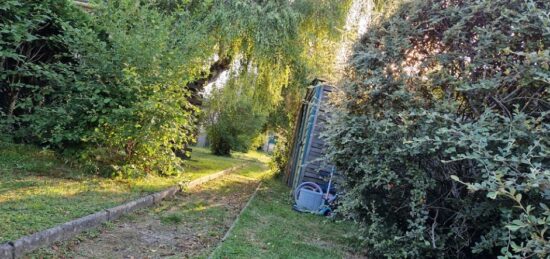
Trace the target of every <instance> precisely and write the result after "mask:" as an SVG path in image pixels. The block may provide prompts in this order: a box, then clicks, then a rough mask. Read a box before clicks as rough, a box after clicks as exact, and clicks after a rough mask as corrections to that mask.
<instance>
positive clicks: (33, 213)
mask: <svg viewBox="0 0 550 259" xmlns="http://www.w3.org/2000/svg"><path fill="white" fill-rule="evenodd" d="M260 159H266V158H265V155H263V154H260V153H255V152H251V153H250V154H242V153H236V154H234V155H233V157H218V156H214V155H211V154H210V152H209V151H208V150H207V149H204V148H196V147H195V148H193V153H192V158H191V160H190V161H187V162H186V165H185V171H184V172H183V173H181V174H180V175H178V176H174V177H161V176H154V175H149V176H147V177H145V178H140V179H109V178H103V177H98V176H91V175H87V174H84V173H82V172H81V171H79V170H78V169H75V168H73V167H70V166H68V165H67V164H65V163H64V162H63V161H62V160H61V159H59V158H57V157H56V155H55V153H54V152H52V151H49V150H42V149H38V148H36V147H33V146H27V145H18V144H10V143H2V142H0V242H5V241H8V240H14V239H17V238H19V237H21V236H23V235H27V234H31V233H34V232H37V231H40V230H43V229H46V228H49V227H52V226H55V225H57V224H60V223H63V222H66V221H68V220H72V219H75V218H78V217H81V216H84V215H87V214H90V213H93V212H96V211H99V210H101V209H105V208H109V207H112V206H116V205H118V204H121V203H123V202H125V201H128V200H131V199H134V198H137V197H140V196H144V195H146V194H149V193H152V192H156V191H159V190H163V189H165V188H167V187H169V186H173V185H175V184H178V183H180V182H186V181H190V180H193V179H196V178H199V177H201V176H204V175H208V174H211V173H215V172H217V171H220V170H223V169H226V168H230V167H232V166H236V165H238V164H243V163H247V164H248V165H247V167H249V166H254V164H255V161H258V160H260Z"/></svg>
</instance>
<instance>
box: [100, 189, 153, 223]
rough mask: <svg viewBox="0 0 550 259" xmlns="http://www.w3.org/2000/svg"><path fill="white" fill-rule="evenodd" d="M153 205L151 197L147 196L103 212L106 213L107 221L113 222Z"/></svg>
mask: <svg viewBox="0 0 550 259" xmlns="http://www.w3.org/2000/svg"><path fill="white" fill-rule="evenodd" d="M153 203H154V198H153V195H147V196H145V197H143V198H140V199H137V200H135V201H131V202H128V203H125V204H122V205H120V206H116V207H114V208H110V209H106V210H105V211H106V212H107V220H109V221H111V220H115V219H117V218H119V217H120V216H122V215H124V214H127V213H130V212H133V211H136V210H138V209H142V208H145V207H149V206H151V205H153Z"/></svg>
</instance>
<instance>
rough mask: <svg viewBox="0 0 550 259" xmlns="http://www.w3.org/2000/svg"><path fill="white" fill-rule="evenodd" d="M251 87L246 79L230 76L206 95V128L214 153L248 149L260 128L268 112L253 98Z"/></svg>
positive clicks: (219, 153) (225, 153)
mask: <svg viewBox="0 0 550 259" xmlns="http://www.w3.org/2000/svg"><path fill="white" fill-rule="evenodd" d="M253 89H254V88H252V87H250V86H249V85H247V82H246V80H242V78H241V79H240V80H239V79H237V78H232V79H230V80H229V82H227V84H226V85H225V87H224V88H223V89H215V90H213V92H212V94H211V96H210V97H208V103H207V106H206V109H205V113H206V115H205V116H206V130H207V134H208V142H209V143H210V149H211V150H212V152H213V153H214V154H216V155H224V156H228V155H230V154H231V151H240V152H247V151H248V150H250V149H251V148H252V145H253V143H254V140H255V138H257V137H258V135H259V134H260V133H261V131H262V130H263V128H264V125H265V123H266V120H267V111H266V110H264V109H263V108H262V107H261V105H260V104H258V102H257V101H255V100H254V93H255V91H254V90H253Z"/></svg>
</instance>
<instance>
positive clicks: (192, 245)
mask: <svg viewBox="0 0 550 259" xmlns="http://www.w3.org/2000/svg"><path fill="white" fill-rule="evenodd" d="M265 171H266V168H265V167H264V166H262V165H258V164H256V165H250V166H247V167H245V168H244V169H242V171H241V172H240V173H243V174H261V173H262V172H265ZM258 184H259V180H258V179H255V178H251V177H246V176H243V175H242V174H238V173H237V174H229V175H226V176H223V177H221V178H219V179H216V180H213V181H212V182H208V183H206V184H204V185H202V186H198V187H196V188H192V189H189V190H187V192H185V193H180V194H178V195H177V196H176V197H175V198H173V199H171V200H168V201H165V202H163V203H161V204H160V205H158V206H156V207H154V208H149V209H144V210H141V211H138V212H137V213H134V214H130V215H128V216H125V217H123V218H121V219H119V220H116V221H114V222H110V223H108V224H105V225H104V226H102V227H100V228H98V229H96V230H93V231H89V232H87V233H84V234H82V235H80V236H78V237H77V238H74V239H72V240H69V241H65V242H60V243H58V244H56V245H54V246H51V247H49V248H43V249H40V250H38V251H36V252H34V253H33V254H31V255H30V256H31V257H56V258H57V257H70V258H183V257H206V256H208V255H209V254H210V253H211V252H212V250H213V249H214V247H215V246H216V244H217V243H218V241H219V240H220V239H221V237H222V236H223V235H224V234H225V232H226V231H227V229H228V228H229V227H230V225H231V224H232V223H233V220H234V219H235V217H236V216H237V215H238V213H239V212H240V210H241V208H242V206H244V204H245V203H246V201H247V200H248V199H249V197H250V195H252V193H253V192H254V190H255V188H256V186H257V185H258Z"/></svg>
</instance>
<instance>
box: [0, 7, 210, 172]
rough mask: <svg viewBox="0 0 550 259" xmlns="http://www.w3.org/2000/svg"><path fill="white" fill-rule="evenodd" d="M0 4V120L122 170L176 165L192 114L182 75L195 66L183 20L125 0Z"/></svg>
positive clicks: (22, 134) (27, 137)
mask: <svg viewBox="0 0 550 259" xmlns="http://www.w3.org/2000/svg"><path fill="white" fill-rule="evenodd" d="M1 7H2V8H0V10H2V12H5V13H2V18H1V19H2V26H3V30H2V31H3V32H2V33H4V31H6V33H9V34H7V35H3V36H2V50H3V51H2V52H1V53H2V58H3V59H2V63H3V65H4V67H7V68H8V70H7V72H6V73H4V72H3V73H2V76H3V78H2V80H1V83H2V88H1V89H2V90H3V91H7V92H8V94H7V95H2V96H3V97H4V96H6V98H4V99H2V100H1V107H2V111H3V113H2V114H3V119H2V123H1V125H3V127H5V128H6V129H8V130H10V131H11V132H13V135H14V136H15V137H16V138H17V139H19V140H22V141H27V142H34V143H37V144H45V145H49V146H52V147H55V148H58V149H60V150H64V151H65V152H70V151H75V154H77V155H78V156H79V157H80V158H81V159H82V160H83V161H86V162H88V163H91V164H92V165H98V166H99V167H98V169H100V168H104V169H106V171H116V172H118V173H121V174H123V175H125V176H131V175H138V174H143V173H151V172H156V173H162V174H173V173H175V172H176V171H177V169H178V167H179V163H180V161H179V160H178V159H177V158H176V157H175V155H174V152H173V150H176V149H178V148H181V147H182V146H183V145H184V144H186V143H187V142H189V141H190V140H191V138H192V134H191V132H192V131H193V125H194V124H195V122H194V120H195V119H194V117H193V116H192V115H191V114H192V111H193V110H194V109H195V108H194V107H192V106H190V105H189V102H188V100H187V97H188V95H189V93H188V90H187V89H186V84H187V83H188V82H189V81H191V80H193V79H194V76H195V75H197V74H198V71H200V70H202V67H201V66H197V65H195V66H188V65H189V64H190V61H189V60H190V58H189V57H188V55H191V54H189V53H190V51H188V49H187V47H188V45H186V44H189V43H190V42H193V40H194V39H195V38H194V36H195V35H194V34H193V33H188V32H190V31H191V30H190V29H189V28H191V25H190V24H189V23H187V22H186V21H184V20H178V19H176V16H172V15H166V14H163V13H162V12H161V11H160V10H157V9H156V8H154V6H151V5H149V4H147V3H141V2H139V1H129V0H121V1H109V2H105V3H98V4H97V5H96V7H95V8H94V13H93V15H87V14H85V13H83V12H81V11H80V10H78V9H77V8H76V7H75V6H74V4H73V3H72V2H71V1H25V3H19V1H8V2H3V3H2V5H1ZM4 14H6V15H4ZM175 28H178V29H179V30H177V31H176V30H175ZM184 37H186V38H187V39H188V41H182V40H181V39H182V38H184ZM21 46H23V47H21ZM27 46H28V47H27ZM198 52H200V50H197V53H198ZM29 53H30V54H29ZM199 56H200V55H199ZM10 69H11V70H10Z"/></svg>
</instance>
